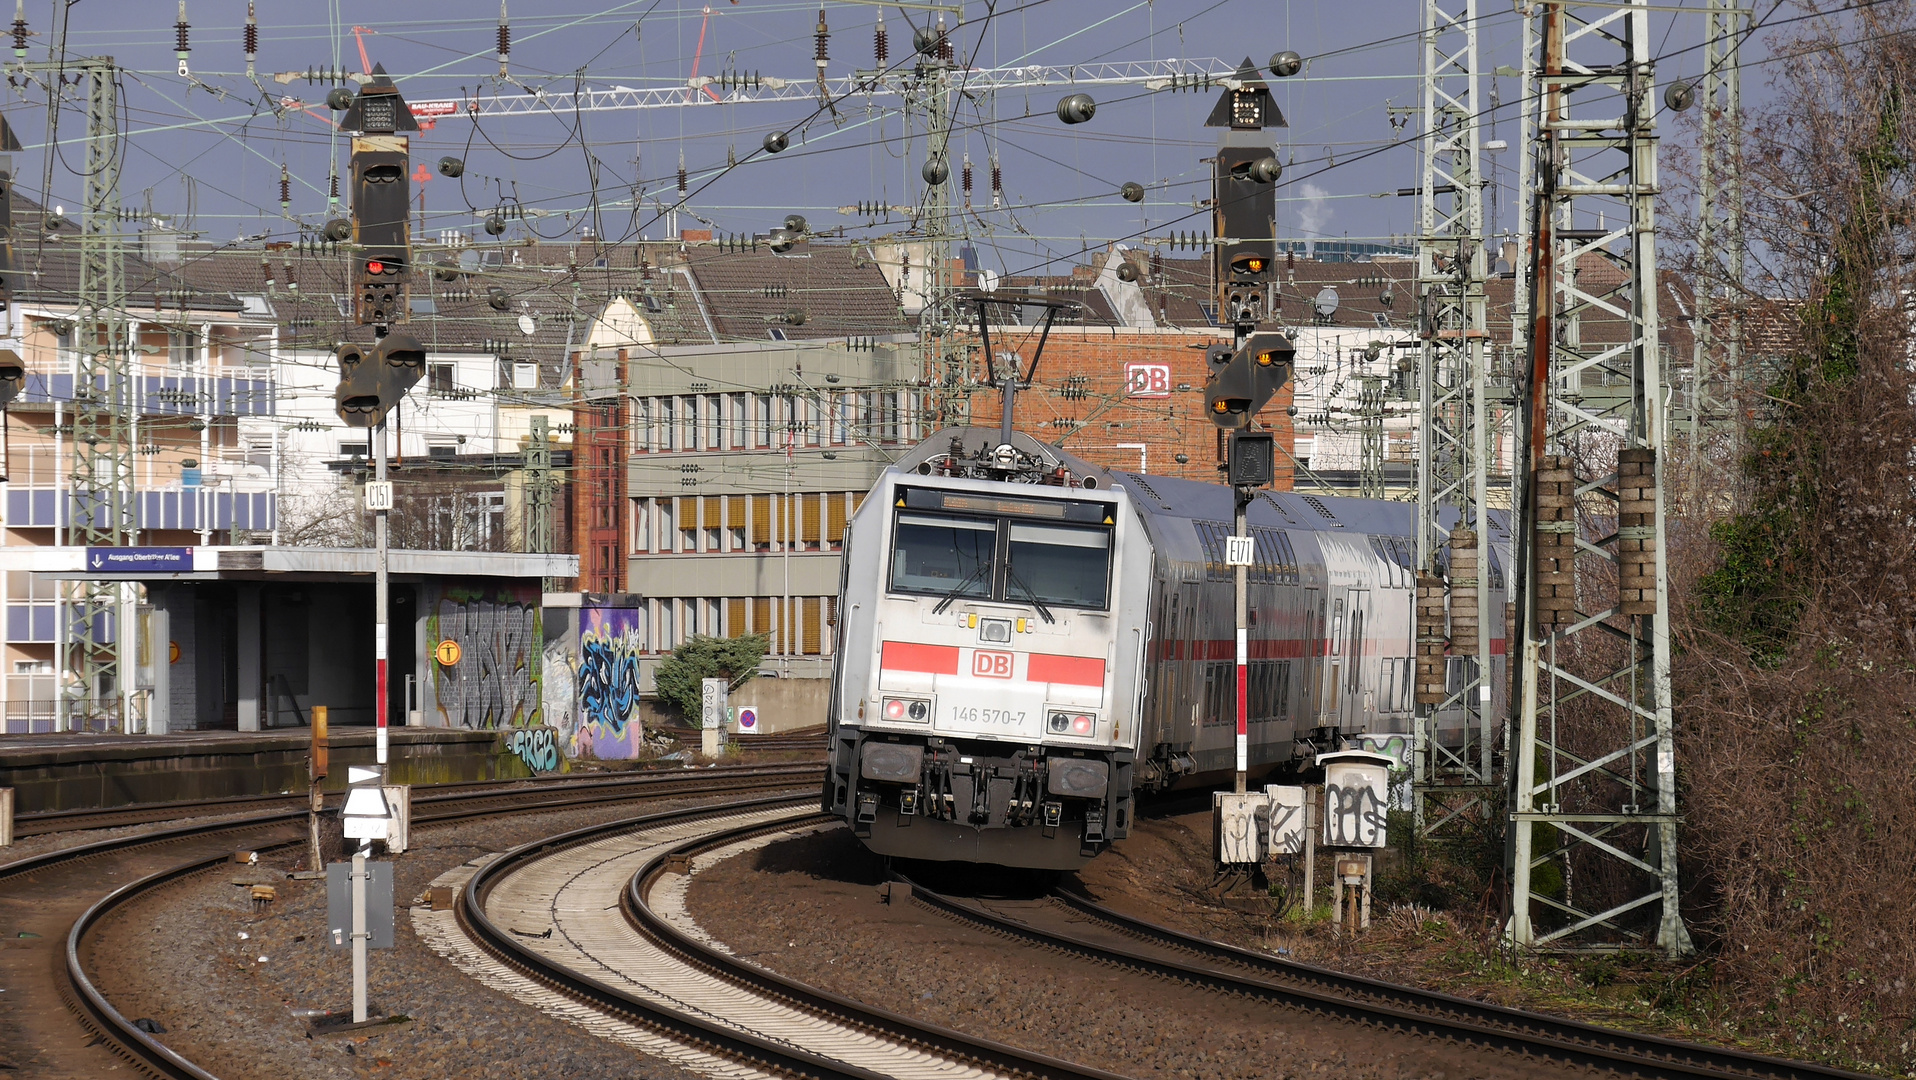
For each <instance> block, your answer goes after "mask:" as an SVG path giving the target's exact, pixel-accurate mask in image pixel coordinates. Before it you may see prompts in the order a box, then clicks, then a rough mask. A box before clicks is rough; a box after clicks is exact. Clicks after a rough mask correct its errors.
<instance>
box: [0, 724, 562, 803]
mask: <svg viewBox="0 0 1916 1080" xmlns="http://www.w3.org/2000/svg"><path fill="white" fill-rule="evenodd" d="M391 733H392V734H391V738H392V761H391V766H390V768H391V776H392V782H393V783H395V784H418V785H424V784H445V783H456V782H458V781H462V780H497V779H512V778H518V777H525V776H530V775H532V773H531V770H530V769H528V768H527V767H526V765H525V763H524V762H523V761H521V760H520V758H519V757H518V756H517V755H515V754H513V753H512V752H510V751H509V750H507V749H506V747H505V746H504V745H503V742H502V740H501V737H500V733H499V732H497V731H466V730H446V729H443V728H442V729H433V728H393V729H391ZM39 740H46V741H47V742H48V743H50V744H51V745H42V746H36V745H34V743H35V742H36V741H39ZM55 740H57V742H56V741H55ZM311 743H312V736H311V735H310V734H308V733H307V732H306V731H305V730H303V729H302V730H298V731H293V732H274V733H270V734H268V733H261V734H258V735H253V734H246V735H221V736H212V735H186V736H172V737H167V738H164V739H148V738H139V739H118V738H115V737H113V736H95V737H71V736H29V737H25V738H18V739H8V740H7V741H6V743H5V744H4V745H0V787H10V788H13V789H14V792H15V795H14V798H15V800H16V802H15V805H14V809H15V811H16V812H17V813H22V814H30V813H37V812H40V811H45V810H81V809H88V808H93V807H105V806H126V805H130V804H133V803H156V802H174V801H187V800H195V799H220V798H230V797H234V796H242V795H273V794H279V793H282V792H296V791H305V790H306V788H307V782H306V756H307V752H308V750H309V748H310V746H311ZM329 743H330V747H331V749H330V752H329V759H330V761H329V767H328V770H327V777H326V779H325V780H324V781H323V782H322V785H321V786H322V787H324V788H325V789H326V790H328V791H339V790H344V788H345V786H346V766H348V765H371V764H372V763H373V732H372V730H371V729H370V728H351V729H346V730H341V729H338V728H335V729H333V731H332V735H331V738H330V739H329Z"/></svg>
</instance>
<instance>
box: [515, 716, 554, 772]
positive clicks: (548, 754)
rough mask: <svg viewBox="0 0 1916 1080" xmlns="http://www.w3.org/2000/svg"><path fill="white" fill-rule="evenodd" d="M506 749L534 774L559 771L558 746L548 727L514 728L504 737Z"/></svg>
mask: <svg viewBox="0 0 1916 1080" xmlns="http://www.w3.org/2000/svg"><path fill="white" fill-rule="evenodd" d="M506 749H508V750H511V751H512V753H513V754H514V755H515V756H516V757H518V759H519V760H520V761H523V762H525V764H526V768H528V769H531V770H532V771H533V772H535V773H549V772H558V771H559V744H558V743H557V742H555V741H554V740H553V737H552V729H551V728H549V727H545V726H543V725H541V726H539V727H528V728H514V729H513V730H512V733H511V734H510V735H508V736H506Z"/></svg>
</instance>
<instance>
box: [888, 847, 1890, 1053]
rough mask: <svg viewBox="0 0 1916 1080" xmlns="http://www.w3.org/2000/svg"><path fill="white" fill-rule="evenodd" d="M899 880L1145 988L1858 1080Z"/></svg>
mask: <svg viewBox="0 0 1916 1080" xmlns="http://www.w3.org/2000/svg"><path fill="white" fill-rule="evenodd" d="M898 880H900V881H901V882H903V883H905V884H907V885H909V886H910V887H911V900H912V902H914V903H918V904H921V905H923V906H925V907H926V908H928V909H930V910H932V911H934V912H936V913H938V914H940V915H944V916H947V917H949V918H953V919H956V920H960V921H963V922H968V923H971V924H973V925H976V926H979V927H982V928H984V929H986V930H988V931H990V932H993V933H995V934H998V935H1000V936H1004V937H1009V938H1012V939H1015V940H1019V941H1023V942H1028V943H1031V944H1034V945H1038V946H1040V947H1044V948H1049V949H1054V950H1058V951H1061V952H1066V953H1071V954H1075V955H1078V956H1082V957H1086V958H1089V959H1091V960H1094V961H1097V962H1100V963H1105V964H1109V965H1113V966H1115V967H1119V968H1123V969H1126V970H1130V971H1134V972H1138V973H1141V974H1144V975H1147V976H1151V977H1157V978H1169V979H1176V980H1181V981H1184V982H1187V983H1191V984H1194V985H1197V986H1201V987H1204V988H1206V989H1210V990H1216V991H1220V992H1223V993H1228V994H1237V995H1243V996H1246V997H1251V998H1261V999H1265V1000H1269V1001H1272V1002H1274V1003H1277V1004H1281V1005H1283V1006H1286V1007H1290V1008H1296V1009H1301V1010H1304V1011H1308V1012H1312V1013H1317V1014H1320V1015H1325V1016H1330V1017H1335V1018H1337V1019H1341V1020H1346V1021H1350V1022H1354V1023H1358V1024H1364V1025H1368V1026H1372V1027H1377V1028H1382V1029H1386V1030H1394V1031H1404V1032H1411V1033H1415V1034H1419V1035H1425V1036H1429V1037H1433V1038H1440V1039H1446V1040H1452V1041H1455V1042H1459V1043H1463V1044H1467V1045H1473V1046H1481V1047H1485V1048H1487V1049H1494V1050H1501V1051H1505V1052H1508V1053H1513V1054H1517V1055H1521V1056H1523V1057H1527V1058H1531V1059H1535V1060H1538V1061H1540V1062H1541V1061H1548V1062H1553V1063H1556V1064H1559V1065H1567V1066H1582V1067H1588V1068H1595V1069H1603V1070H1609V1071H1613V1072H1616V1073H1620V1074H1622V1075H1625V1076H1637V1077H1644V1078H1670V1080H1678V1078H1681V1080H1696V1078H1703V1077H1709V1078H1727V1077H1737V1078H1743V1080H1835V1078H1842V1080H1864V1077H1863V1074H1861V1073H1854V1072H1849V1071H1846V1070H1843V1069H1836V1068H1831V1067H1828V1066H1824V1065H1817V1064H1813V1063H1809V1062H1797V1061H1788V1060H1785V1059H1782V1058H1775V1057H1768V1056H1765V1055H1761V1054H1753V1053H1749V1052H1746V1051H1740V1050H1731V1049H1724V1048H1719V1047H1713V1046H1704V1045H1701V1044H1698V1043H1689V1042H1682V1041H1679V1040H1675V1039H1665V1038H1660V1037H1657V1036H1654V1035H1638V1034H1634V1033H1632V1032H1627V1031H1621V1030H1618V1029H1615V1028H1606V1027H1599V1026H1597V1025H1594V1024H1584V1023H1579V1022H1577V1021H1574V1020H1564V1019H1560V1018H1557V1017H1553V1016H1546V1015H1542V1014H1539V1013H1533V1012H1526V1011H1523V1010H1519V1009H1511V1008H1506V1007H1504V1006H1501V1005H1492V1004H1489V1003H1486V1002H1481V1001H1472V1000H1470V999H1468V998H1461V997H1456V996H1453V995H1450V994H1442V993H1437V992H1434V991H1429V990H1420V989H1417V988H1415V987H1409V986H1400V985H1397V984H1394V983H1386V982H1381V981H1378V980H1376V979H1368V978H1364V977H1363V976H1359V975H1349V974H1345V973H1344V972H1340V971H1333V970H1330V969H1327V968H1320V967H1314V966H1312V965H1309V964H1301V963H1297V962H1294V961H1289V960H1284V959H1281V958H1278V957H1274V956H1269V955H1266V954H1263V953H1258V952H1253V951H1251V950H1248V949H1241V948H1238V947H1236V946H1232V945H1226V944H1224V943H1222V942H1217V941H1212V940H1209V939H1207V938H1201V937H1197V936H1195V935H1191V934H1186V933H1183V932H1181V931H1178V930H1173V929H1171V928H1169V927H1164V926H1159V925H1157V924H1155V923H1150V922H1145V921H1143V920H1141V919H1136V918H1132V917H1131V916H1128V915H1125V914H1122V913H1120V912H1117V911H1114V910H1112V909H1110V908H1107V907H1104V906H1102V905H1100V904H1098V903H1097V902H1096V901H1094V900H1092V899H1091V898H1090V897H1088V896H1085V895H1084V894H1083V893H1081V892H1077V891H1075V890H1072V889H1070V888H1060V889H1058V890H1055V891H1054V892H1053V893H1052V894H1051V895H1050V896H1049V897H1046V898H1044V899H1041V900H1037V901H1010V902H1006V901H996V900H993V901H979V900H974V899H970V898H963V899H961V898H956V897H951V896H947V895H943V894H940V893H937V892H934V891H931V890H929V889H926V888H925V887H924V886H922V885H920V884H918V883H916V882H913V881H911V880H910V879H909V878H905V877H903V876H900V877H899V878H898Z"/></svg>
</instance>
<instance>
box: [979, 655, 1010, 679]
mask: <svg viewBox="0 0 1916 1080" xmlns="http://www.w3.org/2000/svg"><path fill="white" fill-rule="evenodd" d="M971 673H972V674H973V675H976V676H978V677H980V678H984V679H1009V678H1011V654H1010V653H1008V652H985V651H984V650H982V649H981V650H979V651H978V652H975V653H972V654H971Z"/></svg>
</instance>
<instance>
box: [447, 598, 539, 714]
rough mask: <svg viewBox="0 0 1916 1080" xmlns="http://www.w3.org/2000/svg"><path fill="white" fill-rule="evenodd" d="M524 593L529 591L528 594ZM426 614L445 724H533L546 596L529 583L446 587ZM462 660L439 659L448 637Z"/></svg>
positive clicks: (537, 700)
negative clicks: (542, 599) (542, 598)
mask: <svg viewBox="0 0 1916 1080" xmlns="http://www.w3.org/2000/svg"><path fill="white" fill-rule="evenodd" d="M521 594H523V595H521ZM429 610H431V612H432V614H431V615H429V616H428V617H427V620H426V637H427V648H426V655H427V657H428V658H429V659H428V660H427V662H426V667H427V670H428V680H429V681H430V683H431V685H432V702H433V707H434V708H436V709H437V710H438V713H439V715H438V722H439V723H441V724H443V725H445V726H447V727H462V728H508V727H529V726H533V725H536V724H538V723H540V722H541V717H540V709H539V704H540V702H539V660H540V634H539V602H538V597H537V595H536V594H535V593H533V592H532V591H531V590H529V589H520V588H510V587H509V588H499V589H488V590H476V589H464V590H462V589H447V590H446V591H445V592H444V593H443V594H442V595H441V596H440V597H439V601H438V603H437V605H436V606H434V607H433V608H431V609H429ZM447 641H450V642H453V643H455V644H456V645H457V646H458V648H457V649H452V650H445V653H444V654H445V655H449V656H456V657H457V662H455V663H451V664H446V663H441V662H438V660H437V659H433V657H435V656H436V655H438V653H439V650H438V648H437V646H438V645H439V643H441V642H447Z"/></svg>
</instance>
